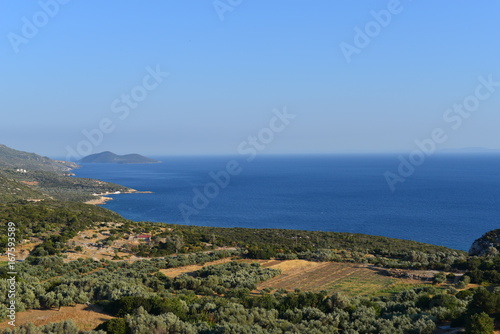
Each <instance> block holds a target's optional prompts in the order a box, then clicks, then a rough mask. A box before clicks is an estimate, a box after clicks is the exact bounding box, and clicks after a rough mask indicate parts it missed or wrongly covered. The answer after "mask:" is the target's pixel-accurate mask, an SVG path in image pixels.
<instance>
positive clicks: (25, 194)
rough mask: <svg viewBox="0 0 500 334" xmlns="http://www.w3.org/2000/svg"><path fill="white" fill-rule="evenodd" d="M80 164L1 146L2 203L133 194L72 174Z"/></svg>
mask: <svg viewBox="0 0 500 334" xmlns="http://www.w3.org/2000/svg"><path fill="white" fill-rule="evenodd" d="M77 167H79V166H78V165H77V164H75V163H72V162H66V161H57V160H52V159H50V158H47V157H42V156H40V155H37V154H34V153H27V152H22V151H18V150H14V149H11V148H9V147H7V146H5V145H0V189H2V191H1V192H0V202H1V203H10V202H16V201H19V200H28V201H40V200H47V199H55V200H60V201H75V202H86V201H90V200H95V199H97V198H99V197H98V196H96V194H105V193H116V192H120V193H129V192H133V191H134V190H133V189H130V188H127V187H123V186H120V185H117V184H112V183H108V182H103V181H99V180H92V179H83V178H76V177H70V176H71V175H72V174H71V173H69V172H68V171H70V170H71V169H73V168H77Z"/></svg>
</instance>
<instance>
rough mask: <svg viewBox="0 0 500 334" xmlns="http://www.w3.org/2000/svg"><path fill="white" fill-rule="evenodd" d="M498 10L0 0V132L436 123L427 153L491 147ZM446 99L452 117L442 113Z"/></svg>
mask: <svg viewBox="0 0 500 334" xmlns="http://www.w3.org/2000/svg"><path fill="white" fill-rule="evenodd" d="M498 13H500V2H498V1H494V0H489V1H481V2H475V1H460V0H458V1H453V2H452V1H446V2H445V1H439V2H437V1H431V0H413V1H410V0H404V1H403V0H402V1H399V2H398V1H385V0H383V1H352V0H343V1H340V0H335V1H334V0H316V1H305V0H303V1H302V0H273V1H269V0H251V1H250V0H243V1H238V0H217V1H213V0H208V1H205V0H198V1H185V0H176V1H173V0H156V1H155V0H151V1H129V0H121V1H118V0H114V1H97V0H82V1H77V0H73V1H68V0H64V1H63V0H59V2H58V1H57V0H41V1H19V0H0V36H1V42H0V55H1V61H0V77H1V80H0V85H1V92H2V94H1V97H2V98H1V99H0V105H1V110H2V121H1V122H0V143H3V144H6V145H8V146H11V147H14V148H17V149H21V150H27V151H31V152H37V153H40V154H44V155H49V156H61V157H62V156H66V155H67V154H68V150H70V149H73V150H75V151H76V150H77V149H78V147H79V148H80V150H81V151H88V150H90V151H92V153H97V152H101V151H105V150H111V151H114V152H116V153H131V152H137V153H143V154H149V155H153V154H154V155H169V154H237V153H238V147H239V146H241V145H242V143H245V141H248V136H250V135H257V138H259V137H258V135H259V134H261V135H262V136H263V137H262V138H266V143H265V145H263V147H265V149H263V152H264V153H335V152H383V151H410V150H412V149H414V148H415V143H414V142H415V140H422V139H425V138H429V137H430V136H431V133H432V131H433V129H435V128H442V129H444V131H445V132H446V133H447V135H448V140H446V142H444V143H441V144H440V145H439V148H458V147H488V148H497V149H498V148H500V140H499V139H500V135H499V133H500V132H499V125H500V103H499V102H500V86H498V85H495V82H496V81H499V82H500V67H499V64H500V44H499V42H498V32H499V31H500V20H499V19H498ZM346 50H347V51H346ZM353 50H354V51H353ZM154 71H157V72H158V71H159V72H160V73H159V74H158V73H157V74H155V75H154V76H151V74H150V72H154ZM166 72H168V73H169V75H168V76H165V75H164V74H163V73H166ZM488 76H491V78H490V84H489V86H488V85H487V86H488V87H486V86H485V85H484V82H485V81H484V80H486V81H488ZM155 77H156V80H155ZM480 77H483V79H484V80H483V83H482V81H480V79H479V78H480ZM491 81H493V83H491ZM480 85H482V87H478V86H480ZM146 88H147V89H146ZM478 89H479V93H478ZM132 93H133V94H132ZM477 94H480V95H479V96H480V97H481V99H478V98H477V97H476V98H475V97H474V96H476V95H477ZM486 95H488V96H486ZM127 96H129V100H128V102H127V100H124V99H126V98H127ZM131 96H135V97H131ZM478 101H479V102H478ZM462 103H469V106H468V108H470V109H473V112H470V113H468V114H467V115H468V116H467V117H464V116H458V114H457V113H447V109H449V108H453V106H454V104H462ZM475 104H477V105H475ZM285 107H286V110H287V112H288V113H290V114H293V115H295V116H296V117H295V118H294V119H289V120H288V121H287V123H289V124H286V126H285V123H279V124H278V122H277V121H273V117H275V114H274V113H273V110H274V109H277V110H280V112H281V113H282V112H283V108H285ZM446 117H447V119H448V121H446V120H445V118H446ZM453 117H454V118H453ZM457 117H461V119H460V120H459V119H458V118H457ZM273 122H274V127H273V128H274V130H273V131H274V132H273V134H272V137H273V140H268V139H269V138H270V137H269V136H270V133H269V131H267V132H266V130H263V129H265V128H266V127H267V128H269V126H270V123H273ZM459 123H460V124H459ZM277 124H278V125H279V126H278V125H277ZM100 126H101V128H102V129H104V130H105V131H106V132H103V131H101V129H99V127H100ZM278 128H279V131H275V130H277V129H278ZM96 129H99V130H96ZM94 130H95V131H94ZM84 131H88V133H87V134H88V135H89V136H90V137H91V138H92V140H93V141H94V142H93V143H92V142H91V140H90V139H88V138H86V136H85V135H84V133H83V132H84ZM96 131H100V132H101V133H102V136H101V135H100V134H98V133H97V132H96ZM262 131H264V133H263V132H262ZM92 136H93V137H92ZM266 136H267V137H266ZM259 140H260V139H259ZM84 141H87V144H82V142H84ZM89 143H90V147H88V146H89V145H88V144H89ZM259 144H262V143H259ZM78 145H80V146H78Z"/></svg>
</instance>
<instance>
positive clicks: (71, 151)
mask: <svg viewBox="0 0 500 334" xmlns="http://www.w3.org/2000/svg"><path fill="white" fill-rule="evenodd" d="M169 75H170V74H169V73H168V72H163V71H162V70H161V69H160V65H156V67H155V68H154V69H153V68H152V67H150V66H147V67H146V74H145V75H144V77H143V78H142V81H141V83H140V84H138V85H135V86H134V87H132V89H130V91H129V92H127V93H123V94H121V96H120V97H119V98H116V99H114V100H113V101H112V102H111V107H110V108H111V112H112V113H113V114H115V115H114V117H116V118H118V120H120V121H124V120H126V119H127V118H128V117H129V116H130V114H131V111H132V110H134V109H137V108H138V107H139V105H140V103H141V102H143V101H144V100H145V99H146V98H147V97H148V96H149V93H150V92H152V91H154V90H155V89H157V88H158V87H159V86H160V84H161V83H162V82H163V81H164V80H165V78H167V77H168V76H169ZM115 129H116V122H115V121H113V119H112V118H110V117H104V118H102V119H101V120H100V121H99V122H98V124H97V126H96V127H95V128H93V129H90V130H87V129H83V130H82V135H83V136H84V137H85V139H82V140H80V141H79V142H78V143H77V144H76V146H74V147H72V146H70V145H67V146H66V160H67V161H76V160H79V159H81V158H83V157H85V156H87V155H90V154H92V153H94V149H95V148H97V147H99V146H100V145H101V144H102V143H103V141H104V137H105V136H106V135H109V134H111V133H112V132H113V131H115Z"/></svg>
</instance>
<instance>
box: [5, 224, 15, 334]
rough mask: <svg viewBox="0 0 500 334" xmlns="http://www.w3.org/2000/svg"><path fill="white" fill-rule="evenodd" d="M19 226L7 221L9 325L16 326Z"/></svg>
mask: <svg viewBox="0 0 500 334" xmlns="http://www.w3.org/2000/svg"><path fill="white" fill-rule="evenodd" d="M16 233H17V227H16V224H15V223H13V222H8V223H7V260H8V261H9V262H8V263H7V269H8V271H7V275H8V276H9V278H7V282H8V288H7V300H8V304H9V305H8V306H7V318H9V321H8V324H9V326H12V327H15V326H16V291H17V272H16V253H17V252H16V245H17V241H16V240H17V238H16Z"/></svg>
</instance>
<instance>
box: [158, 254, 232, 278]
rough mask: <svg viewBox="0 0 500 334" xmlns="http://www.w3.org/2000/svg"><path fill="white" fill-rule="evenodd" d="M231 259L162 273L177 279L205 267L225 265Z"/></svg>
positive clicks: (163, 270)
mask: <svg viewBox="0 0 500 334" xmlns="http://www.w3.org/2000/svg"><path fill="white" fill-rule="evenodd" d="M231 261H232V260H231V258H229V257H228V258H225V259H220V260H217V261H212V262H207V263H205V265H203V266H202V265H196V264H194V265H191V266H184V267H177V268H170V269H161V270H160V272H161V273H162V274H164V275H165V276H168V277H170V278H174V277H177V276H179V275H182V274H189V273H192V272H195V271H197V270H200V269H201V268H203V267H206V266H212V265H217V264H223V263H228V262H231Z"/></svg>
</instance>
